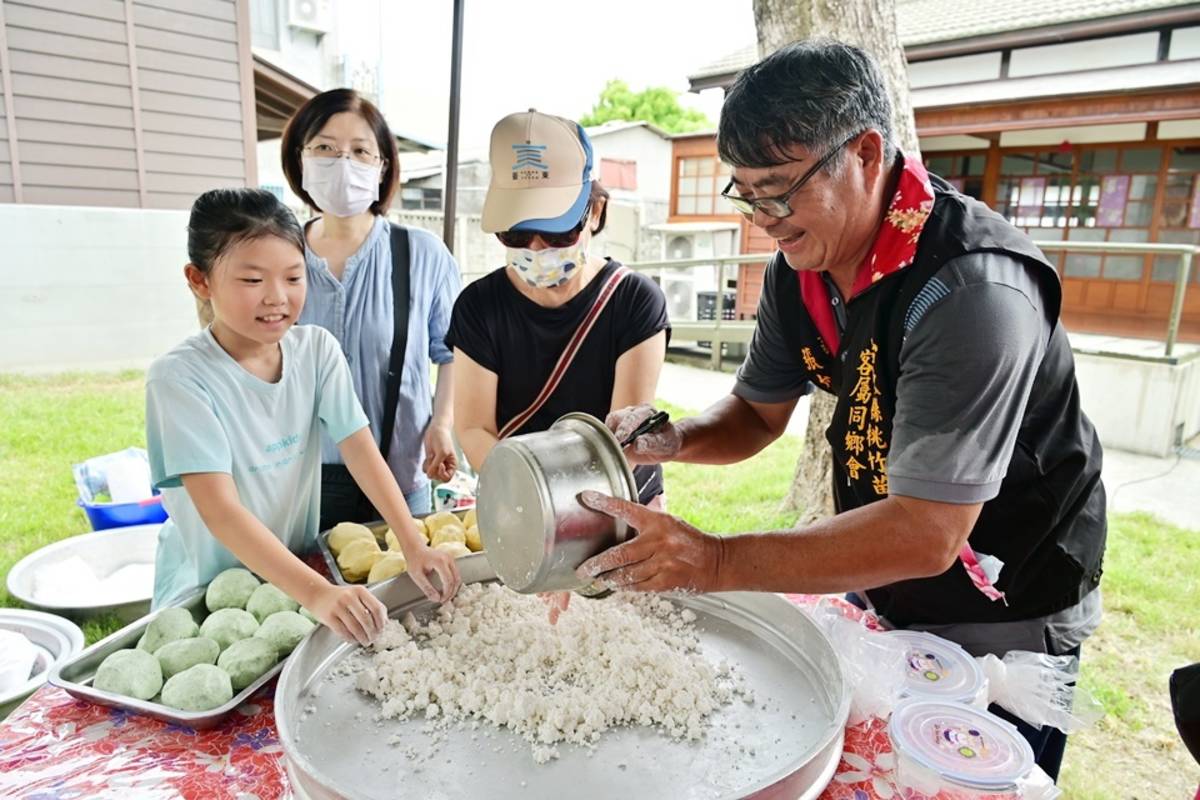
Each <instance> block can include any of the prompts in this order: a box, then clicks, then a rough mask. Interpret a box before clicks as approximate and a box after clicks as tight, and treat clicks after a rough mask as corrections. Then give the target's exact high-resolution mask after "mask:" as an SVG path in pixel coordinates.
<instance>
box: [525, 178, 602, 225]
mask: <svg viewBox="0 0 1200 800" xmlns="http://www.w3.org/2000/svg"><path fill="white" fill-rule="evenodd" d="M591 195H592V182H591V181H585V182H584V184H583V188H582V189H581V190H580V192H579V197H577V198H576V199H575V202H574V203H572V204H571V207H570V208H568V209H567V210H566V211H564V212H563V213H562V214H559V215H558V216H557V217H552V218H550V219H527V220H525V221H523V222H519V223H517V224H516V225H513V226H512V227H511V228H509V230H513V231H545V232H546V233H566V232H567V231H569V230H571V229H572V228H574V227H575V226H576V225H578V224H579V220H581V219H583V212H584V211H586V210H587V204H588V199H589V198H590V197H591Z"/></svg>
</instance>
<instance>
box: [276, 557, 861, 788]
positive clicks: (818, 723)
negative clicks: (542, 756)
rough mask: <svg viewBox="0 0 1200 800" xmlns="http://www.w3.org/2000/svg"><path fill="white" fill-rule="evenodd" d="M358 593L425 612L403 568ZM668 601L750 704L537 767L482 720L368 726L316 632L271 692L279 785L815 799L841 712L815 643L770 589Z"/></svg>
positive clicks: (630, 734) (474, 571)
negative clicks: (732, 669)
mask: <svg viewBox="0 0 1200 800" xmlns="http://www.w3.org/2000/svg"><path fill="white" fill-rule="evenodd" d="M458 565H459V568H460V570H461V571H462V574H463V580H464V581H466V582H471V583H476V582H487V581H491V580H494V579H495V574H494V572H493V571H492V569H491V568H490V567H489V566H488V564H487V561H486V559H485V558H484V557H483V555H482V554H479V555H474V556H468V557H465V558H461V559H459V560H458ZM371 591H373V592H374V593H375V594H376V596H378V597H379V598H380V600H382V601H383V602H384V604H385V605H387V607H388V609H389V611H390V613H391V615H392V616H393V617H396V616H399V615H401V614H403V613H405V612H407V611H413V612H414V613H416V614H417V615H418V616H420V615H421V614H422V612H424V611H426V610H428V609H429V608H430V607H431V606H430V603H429V602H428V601H426V600H425V599H424V597H422V595H421V593H420V591H419V590H418V589H417V588H416V586H415V585H414V584H413V582H412V580H411V579H410V578H409V577H408V576H407V575H402V576H400V577H398V578H395V579H393V580H390V581H386V582H384V583H381V584H379V585H377V586H375V587H372V589H371ZM674 600H675V602H677V603H678V604H679V605H681V606H684V607H687V608H690V609H691V610H692V611H694V612H695V613H696V615H697V622H696V625H697V628H698V629H699V632H700V639H701V647H702V649H703V651H704V652H705V654H706V655H707V656H708V657H709V658H711V659H713V660H714V661H715V660H720V659H728V660H729V661H730V662H731V663H733V664H735V665H737V667H738V669H739V670H740V671H741V672H742V674H743V675H744V676H745V678H746V680H747V682H748V684H749V685H750V687H751V688H752V689H753V690H754V694H755V698H756V701H755V703H754V705H749V704H747V703H744V702H742V701H740V700H737V701H735V702H734V703H733V704H731V705H728V706H725V707H724V708H722V709H720V710H719V711H718V712H716V713H715V714H714V715H713V717H712V727H711V729H710V730H709V732H708V733H707V735H706V736H705V738H704V739H702V740H700V741H698V742H691V743H687V742H674V741H671V740H670V739H669V738H668V737H666V736H665V735H663V734H662V733H660V732H658V731H655V730H651V729H647V728H641V727H631V728H621V729H617V730H613V731H609V732H608V733H606V734H604V736H602V737H601V740H600V743H599V744H598V745H597V746H596V748H595V751H594V752H589V751H588V749H586V748H581V747H574V746H569V745H559V747H558V749H559V752H560V754H561V756H560V758H558V759H555V760H553V761H551V762H549V763H547V764H541V765H539V764H535V763H534V761H533V758H532V755H531V752H530V745H529V744H528V743H526V742H525V741H524V740H522V739H521V738H520V737H518V736H516V735H515V734H512V733H510V732H508V731H507V730H498V729H495V728H493V727H492V726H491V725H489V724H486V723H485V724H484V725H482V726H481V727H480V729H479V730H478V731H471V730H470V728H462V729H459V728H454V727H452V728H451V729H450V731H449V732H448V734H447V735H446V736H445V738H444V740H443V741H440V742H436V743H435V742H431V741H430V736H429V734H428V733H427V731H426V723H425V720H424V719H413V720H408V721H404V722H401V721H396V720H385V721H382V722H377V721H376V720H375V717H376V714H377V712H378V704H377V702H376V701H375V700H374V699H373V698H370V697H368V696H366V695H364V694H361V693H359V692H358V691H356V690H355V689H354V686H353V684H354V679H353V678H352V677H344V676H342V677H334V678H332V679H330V680H326V678H327V676H329V675H330V672H331V670H334V669H336V668H337V667H338V666H339V665H340V664H341V663H342V662H343V661H344V659H346V658H347V657H349V656H350V655H352V653H353V652H354V650H355V649H356V648H355V647H353V646H351V645H349V644H346V643H345V642H343V641H342V640H341V639H339V638H338V637H337V636H336V635H335V634H334V633H333V632H332V631H330V630H328V629H326V628H320V629H318V630H316V631H314V632H313V633H312V635H310V636H309V637H308V639H306V640H305V641H304V642H303V643H302V644H301V645H300V646H299V647H298V648H297V649H296V650H295V651H294V652H293V653H292V657H291V658H290V659H289V661H288V663H287V665H286V666H285V667H284V670H283V673H282V675H281V676H280V679H279V685H278V687H277V689H276V693H275V719H276V723H277V725H278V727H279V738H280V742H281V743H282V746H283V749H284V753H285V755H286V759H287V768H288V774H289V775H290V777H291V779H292V785H293V789H294V791H295V792H296V793H297V796H300V797H308V798H314V800H315V799H316V798H322V799H324V798H348V799H350V800H360V799H361V800H368V799H371V800H373V799H374V798H401V797H404V798H409V797H411V798H422V800H438V799H440V798H446V799H447V800H449V799H450V798H468V797H487V798H493V799H494V800H501V798H509V797H512V798H529V797H570V798H571V800H590V799H591V798H613V797H664V798H665V797H670V798H679V799H683V798H688V799H689V800H692V799H694V800H700V799H701V798H705V799H706V800H707V799H708V798H713V799H720V800H727V799H729V800H732V798H755V799H756V800H766V799H767V798H770V799H771V800H775V798H779V799H780V800H782V799H783V798H787V800H797V798H811V797H816V796H817V795H818V794H819V793H820V792H821V790H822V789H823V788H824V787H825V786H826V785H827V784H828V782H829V779H830V777H831V776H832V775H833V772H834V770H835V769H836V767H837V763H838V761H839V759H840V757H841V752H842V748H841V741H842V733H843V728H844V726H845V723H846V717H847V714H848V711H849V698H848V695H847V692H846V686H845V682H844V678H843V676H842V672H841V667H840V666H839V664H838V660H837V658H836V656H835V654H834V651H833V648H832V646H831V645H830V644H829V641H828V640H827V639H826V638H825V636H824V635H823V634H822V633H821V631H820V630H819V629H818V628H817V626H816V625H815V624H813V622H812V621H811V620H809V619H808V617H807V616H805V615H804V613H803V612H801V611H800V610H799V609H797V608H795V607H794V606H793V605H792V604H791V603H789V602H788V601H787V600H784V599H783V598H782V597H779V596H777V595H770V594H754V593H732V594H720V595H706V596H687V597H681V598H674ZM575 602H589V601H587V600H583V599H581V598H576V600H575ZM485 732H490V735H488V736H485V735H484V733H485ZM472 734H475V736H474V738H473V737H472ZM393 737H396V738H395V739H393ZM407 753H417V754H418V757H417V758H416V759H410V757H409V756H408V755H406V754H407ZM426 754H431V755H426Z"/></svg>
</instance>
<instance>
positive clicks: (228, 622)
mask: <svg viewBox="0 0 1200 800" xmlns="http://www.w3.org/2000/svg"><path fill="white" fill-rule="evenodd" d="M257 630H258V620H256V619H255V618H254V615H253V614H251V613H250V612H249V611H243V610H242V609H240V608H221V609H218V610H216V611H214V612H213V613H211V614H209V615H208V619H206V620H204V624H203V625H201V626H200V635H201V636H207V637H208V638H209V639H212V640H213V641H214V642H216V643H217V644H218V645H220V647H221V651H222V652H224V651H225V648H227V647H229V645H231V644H233V643H234V642H237V641H241V640H242V639H249V638H250V637H251V636H253V635H254V632H255V631H257Z"/></svg>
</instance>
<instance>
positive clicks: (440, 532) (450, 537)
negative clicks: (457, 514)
mask: <svg viewBox="0 0 1200 800" xmlns="http://www.w3.org/2000/svg"><path fill="white" fill-rule="evenodd" d="M446 542H458V543H459V544H466V542H467V530H466V528H464V527H463V526H462V525H460V524H458V523H457V522H456V523H455V524H453V525H443V526H441V527H440V528H438V529H437V530H436V531H434V532H433V536H431V537H430V539H429V543H430V544H431V545H433V546H434V547H437V546H438V545H439V544H445V543H446Z"/></svg>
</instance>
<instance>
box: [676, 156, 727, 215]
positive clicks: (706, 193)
mask: <svg viewBox="0 0 1200 800" xmlns="http://www.w3.org/2000/svg"><path fill="white" fill-rule="evenodd" d="M676 167H677V168H678V177H677V178H676V181H677V183H676V184H675V213H676V214H681V215H683V214H698V215H701V214H702V215H712V214H731V213H733V207H732V206H730V205H729V203H727V202H726V201H724V200H722V199H720V194H721V190H722V189H724V188H725V184H727V183H729V166H728V165H726V164H722V163H721V161H720V160H719V159H717V158H715V157H712V156H704V157H700V158H680V159H678V160H677V161H676Z"/></svg>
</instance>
